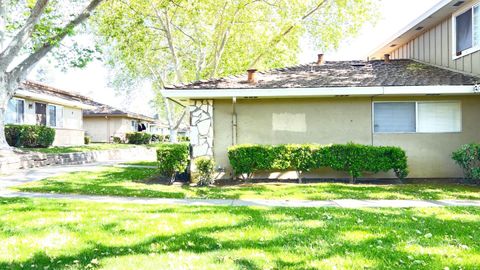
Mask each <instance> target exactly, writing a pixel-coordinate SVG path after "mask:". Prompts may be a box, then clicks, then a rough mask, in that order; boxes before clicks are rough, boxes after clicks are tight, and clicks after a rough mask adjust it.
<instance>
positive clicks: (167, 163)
mask: <svg viewBox="0 0 480 270" xmlns="http://www.w3.org/2000/svg"><path fill="white" fill-rule="evenodd" d="M189 156H190V151H189V144H187V143H175V144H174V143H163V144H160V145H159V146H158V147H157V160H158V161H159V165H158V166H159V169H160V173H161V174H162V175H163V176H166V177H170V181H171V182H173V181H175V175H176V174H177V173H182V172H184V171H185V170H186V169H187V166H188V161H189Z"/></svg>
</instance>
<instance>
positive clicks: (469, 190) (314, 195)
mask: <svg viewBox="0 0 480 270" xmlns="http://www.w3.org/2000/svg"><path fill="white" fill-rule="evenodd" d="M156 173H157V171H156V169H143V168H116V167H113V168H112V167H109V168H105V169H104V170H101V171H95V172H75V173H70V174H65V175H61V176H57V177H52V178H48V179H45V180H43V181H39V182H32V183H28V184H26V185H22V186H19V187H17V188H16V189H18V190H21V191H29V192H44V193H50V192H52V193H77V194H91V195H115V196H135V197H150V198H228V199H300V200H331V199H424V200H440V199H475V200H479V199H480V187H475V186H466V185H439V184H404V185H363V184H357V185H349V184H341V183H319V184H288V183H271V184H243V185H239V186H224V187H202V188H199V187H191V186H188V185H185V186H179V185H173V186H168V185H163V184H157V183H155V182H151V181H148V180H146V179H149V178H151V177H153V176H155V175H156Z"/></svg>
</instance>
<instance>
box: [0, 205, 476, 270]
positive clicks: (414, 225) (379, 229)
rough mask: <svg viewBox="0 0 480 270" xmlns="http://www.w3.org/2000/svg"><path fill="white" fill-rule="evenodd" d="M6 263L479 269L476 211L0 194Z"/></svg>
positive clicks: (0, 259) (2, 263) (0, 238)
mask: <svg viewBox="0 0 480 270" xmlns="http://www.w3.org/2000/svg"><path fill="white" fill-rule="evenodd" d="M0 213H2V214H1V215H0V243H2V244H1V245H0V269H50V270H52V269H117V270H118V269H478V268H479V265H480V236H479V233H480V209H479V208H412V209H357V210H353V209H339V208H318V209H312V208H295V209H293V208H249V207H199V206H198V207H180V206H155V205H141V206H139V205H128V204H107V203H86V202H67V201H58V200H45V199H43V200H42V199H34V200H31V199H0Z"/></svg>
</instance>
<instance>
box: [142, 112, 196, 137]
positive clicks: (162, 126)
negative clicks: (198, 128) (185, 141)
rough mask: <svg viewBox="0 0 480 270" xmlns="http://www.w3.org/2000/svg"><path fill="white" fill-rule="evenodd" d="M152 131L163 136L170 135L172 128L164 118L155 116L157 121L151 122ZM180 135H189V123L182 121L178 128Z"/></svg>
mask: <svg viewBox="0 0 480 270" xmlns="http://www.w3.org/2000/svg"><path fill="white" fill-rule="evenodd" d="M149 126H150V133H151V134H157V135H162V136H169V135H170V129H169V127H168V124H167V123H166V122H165V121H164V120H160V119H158V116H157V117H156V118H155V122H154V123H152V124H150V125H149ZM177 135H178V136H188V125H187V124H185V123H183V122H182V123H180V125H179V127H178V129H177Z"/></svg>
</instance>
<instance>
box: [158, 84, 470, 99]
mask: <svg viewBox="0 0 480 270" xmlns="http://www.w3.org/2000/svg"><path fill="white" fill-rule="evenodd" d="M161 94H162V95H164V96H165V97H167V98H169V99H172V98H185V99H231V98H234V97H236V98H302V97H338V96H352V97H365V96H367V97H371V96H415V95H418V96H423V95H474V94H477V92H476V91H475V86H474V85H429V86H380V87H320V88H248V89H247V88H245V89H184V90H162V91H161Z"/></svg>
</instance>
